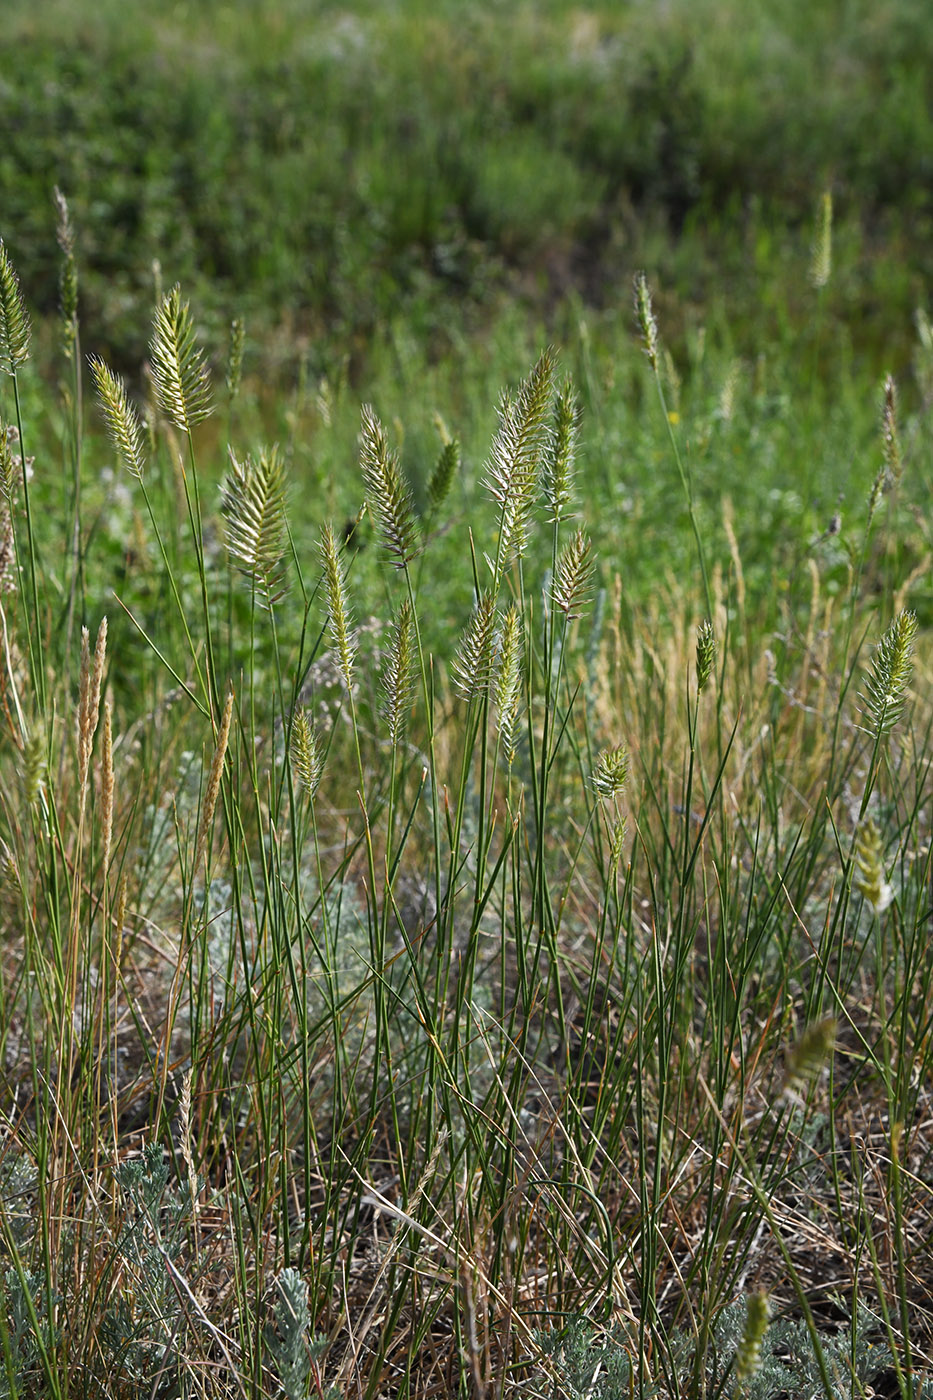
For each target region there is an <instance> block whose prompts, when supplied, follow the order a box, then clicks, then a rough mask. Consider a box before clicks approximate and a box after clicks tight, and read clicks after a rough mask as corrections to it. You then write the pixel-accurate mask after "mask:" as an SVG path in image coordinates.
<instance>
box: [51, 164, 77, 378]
mask: <svg viewBox="0 0 933 1400" xmlns="http://www.w3.org/2000/svg"><path fill="white" fill-rule="evenodd" d="M54 195H55V209H56V211H57V213H58V226H57V228H56V237H57V239H58V246H59V248H61V250H62V265H61V267H60V269H59V273H58V295H59V302H60V306H61V313H62V350H63V351H64V353H65V356H66V357H67V358H68V359H69V360H70V359H71V357H72V355H73V354H74V349H75V339H76V337H77V333H78V264H77V261H76V260H75V235H74V228H73V227H72V223H71V215H70V213H69V211H68V201H67V200H66V198H65V196H64V195H63V194H62V192H61V190H60V189H59V188H58V186H57V185H56V186H55V192H54Z"/></svg>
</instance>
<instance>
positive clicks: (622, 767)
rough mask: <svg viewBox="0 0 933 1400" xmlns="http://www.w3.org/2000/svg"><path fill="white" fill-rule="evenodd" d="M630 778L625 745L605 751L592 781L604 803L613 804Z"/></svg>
mask: <svg viewBox="0 0 933 1400" xmlns="http://www.w3.org/2000/svg"><path fill="white" fill-rule="evenodd" d="M627 777H628V757H627V755H626V752H625V746H624V745H623V744H616V745H615V746H614V747H613V748H611V749H603V751H602V753H601V754H600V755H599V757H598V758H597V760H596V766H595V768H594V769H593V774H592V777H591V779H590V781H591V783H592V785H593V791H594V792H595V793H596V795H597V797H599V798H601V799H602V800H603V802H611V801H612V800H613V799H614V798H616V797H618V796H619V794H620V793H621V792H622V789H623V788H624V787H625V782H626V779H627Z"/></svg>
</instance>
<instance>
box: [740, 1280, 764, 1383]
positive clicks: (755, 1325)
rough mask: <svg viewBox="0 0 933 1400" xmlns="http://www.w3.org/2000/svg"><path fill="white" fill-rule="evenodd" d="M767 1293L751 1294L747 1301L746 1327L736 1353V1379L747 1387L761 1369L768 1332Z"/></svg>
mask: <svg viewBox="0 0 933 1400" xmlns="http://www.w3.org/2000/svg"><path fill="white" fill-rule="evenodd" d="M769 1314H770V1306H769V1303H768V1295H767V1293H750V1294H749V1295H748V1297H747V1298H746V1300H745V1326H744V1327H743V1328H742V1337H741V1340H740V1341H739V1345H738V1348H737V1350H736V1353H735V1368H734V1370H735V1378H736V1380H737V1381H738V1383H739V1385H747V1383H748V1382H749V1381H750V1380H752V1379H753V1378H754V1377H755V1376H756V1375H757V1374H758V1372H759V1371H760V1369H761V1347H762V1343H763V1342H764V1339H765V1333H766V1332H767V1330H768V1317H769Z"/></svg>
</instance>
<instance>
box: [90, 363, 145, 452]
mask: <svg viewBox="0 0 933 1400" xmlns="http://www.w3.org/2000/svg"><path fill="white" fill-rule="evenodd" d="M89 364H90V366H91V374H92V375H93V377H94V383H95V385H96V386H97V396H98V398H99V399H100V406H101V408H102V409H103V413H104V418H105V419H106V420H107V427H108V428H109V429H110V436H111V439H112V441H113V445H114V447H115V448H116V449H117V451H118V452H119V454H120V456H121V457H122V458H123V461H124V464H125V465H126V467H127V468H128V469H129V471H131V472H132V473H133V475H134V476H138V477H142V474H143V467H144V466H145V465H146V458H145V454H144V452H143V430H142V424H141V423H140V421H139V416H138V414H137V412H136V410H135V409H134V408H133V406H132V404H131V403H130V401H129V398H128V397H127V393H126V385H125V384H124V382H123V380H122V379H121V378H120V377H119V375H116V374H114V372H113V370H112V369H110V368H109V366H108V365H106V364H105V363H104V361H103V360H100V359H95V358H94V357H92V358H91V359H90V360H89Z"/></svg>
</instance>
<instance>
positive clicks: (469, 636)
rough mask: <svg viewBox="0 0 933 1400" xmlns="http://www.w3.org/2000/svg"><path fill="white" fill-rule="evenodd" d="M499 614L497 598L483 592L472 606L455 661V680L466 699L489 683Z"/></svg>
mask: <svg viewBox="0 0 933 1400" xmlns="http://www.w3.org/2000/svg"><path fill="white" fill-rule="evenodd" d="M497 618H498V613H497V611H496V600H495V598H494V597H493V595H492V594H491V593H488V592H487V593H484V594H483V596H482V597H481V598H480V600H479V601H478V603H477V604H476V606H475V607H474V609H473V612H472V615H471V617H470V621H469V622H468V623H467V627H466V631H465V632H464V634H463V637H462V639H461V642H460V646H459V647H458V648H457V655H456V657H455V658H454V663H453V676H454V684H455V685H456V687H457V689H458V690H459V692H460V694H461V695H462V696H463V698H464V700H467V701H469V700H472V699H473V698H474V696H477V695H480V694H482V692H483V691H484V690H485V689H486V687H487V686H488V685H489V681H490V678H491V676H492V665H493V659H494V652H495V645H494V644H495V637H496V622H497Z"/></svg>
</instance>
